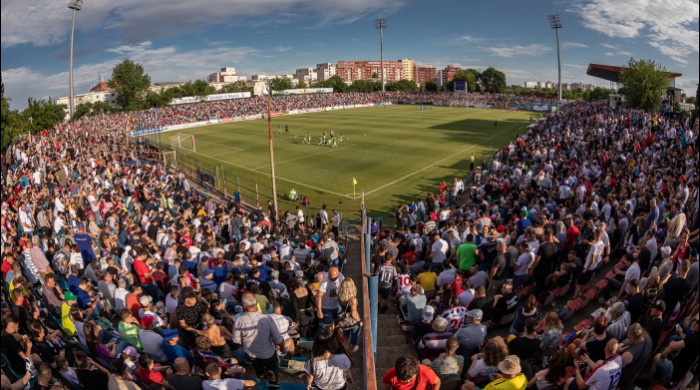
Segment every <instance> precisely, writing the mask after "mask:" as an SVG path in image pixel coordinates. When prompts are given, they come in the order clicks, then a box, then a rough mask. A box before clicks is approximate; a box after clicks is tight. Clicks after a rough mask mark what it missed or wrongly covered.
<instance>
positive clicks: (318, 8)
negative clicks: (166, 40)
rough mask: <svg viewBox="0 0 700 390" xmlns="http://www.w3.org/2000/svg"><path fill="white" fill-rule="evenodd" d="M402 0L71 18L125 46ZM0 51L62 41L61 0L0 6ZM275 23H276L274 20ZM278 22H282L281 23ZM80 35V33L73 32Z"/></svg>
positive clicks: (120, 9) (188, 7)
mask: <svg viewBox="0 0 700 390" xmlns="http://www.w3.org/2000/svg"><path fill="white" fill-rule="evenodd" d="M403 5H404V3H403V0H353V1H323V0H255V1H231V0H209V1H207V2H204V3H202V2H198V1H176V2H174V1H172V0H149V1H148V2H147V5H144V2H143V1H141V0H120V1H111V0H90V1H86V2H85V5H84V6H83V9H82V10H81V11H79V12H78V14H77V17H76V29H77V31H85V32H89V31H95V30H113V31H117V32H119V33H120V34H119V38H118V40H117V41H118V42H119V41H124V42H127V43H134V42H142V41H144V40H155V39H157V38H159V37H161V36H177V35H180V34H181V33H182V32H183V29H185V28H186V29H187V30H193V29H197V28H202V27H205V26H209V25H212V24H217V23H226V22H231V21H232V20H235V22H236V24H237V25H241V24H245V23H248V22H249V21H253V22H255V21H254V20H253V19H255V18H256V17H260V18H261V19H263V18H264V19H265V25H266V24H269V23H270V20H272V18H273V15H272V14H271V11H270V10H275V11H274V15H280V16H281V17H282V18H285V17H286V18H287V19H288V16H289V15H290V11H295V12H304V13H306V14H307V15H308V19H309V20H310V21H309V23H308V25H309V26H314V25H325V24H329V23H340V24H347V23H352V22H353V21H355V20H357V19H359V18H362V17H366V16H367V15H368V14H370V13H376V12H378V11H380V10H381V11H382V12H383V13H384V14H385V15H386V14H392V13H394V12H396V11H398V10H399V9H400V8H401V7H403ZM1 7H2V26H1V28H0V29H1V34H0V35H1V38H2V39H1V40H2V47H13V46H16V45H20V44H32V45H36V46H50V45H55V44H58V43H62V42H64V41H66V40H67V39H68V37H69V33H70V25H71V12H70V10H68V9H67V8H66V3H65V2H64V1H56V0H32V1H31V2H24V1H13V0H10V1H3V2H2V6H1ZM278 22H279V21H278ZM282 22H283V21H282ZM76 33H79V32H76Z"/></svg>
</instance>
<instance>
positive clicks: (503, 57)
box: [0, 0, 700, 109]
mask: <svg viewBox="0 0 700 390" xmlns="http://www.w3.org/2000/svg"><path fill="white" fill-rule="evenodd" d="M699 9H700V8H699V5H698V0H666V1H663V2H661V1H650V0H559V1H553V2H548V1H540V0H533V1H515V0H510V1H464V0H451V1H447V0H436V1H431V2H425V1H416V0H344V1H335V0H237V1H231V0H205V1H180V0H148V1H137V0H120V1H113V0H85V3H84V6H83V9H82V10H81V11H79V12H78V15H77V19H76V32H75V58H74V78H75V92H76V93H85V92H87V91H88V90H89V88H90V87H91V86H92V85H94V84H95V83H96V82H97V80H98V75H103V76H104V78H105V79H109V77H110V75H111V70H112V68H113V67H114V65H116V64H117V63H119V62H120V61H122V60H123V59H126V58H130V59H132V60H134V61H136V62H138V63H140V64H142V65H143V66H144V68H145V71H146V73H148V74H149V75H150V76H151V80H152V81H154V82H159V81H187V80H193V81H194V80H197V79H204V78H206V76H207V75H208V74H210V73H213V72H215V71H217V70H218V69H219V68H221V67H225V66H233V67H236V69H237V71H238V73H239V74H242V75H246V76H250V75H251V74H256V73H266V74H271V73H278V74H280V73H293V72H294V70H295V69H296V68H300V67H314V66H315V64H317V63H321V62H336V61H338V60H348V59H379V34H378V31H377V30H375V29H374V18H375V17H378V16H380V15H381V16H384V17H386V18H387V24H388V28H387V29H386V30H385V32H384V58H385V59H394V60H396V59H400V58H412V59H414V60H416V61H417V62H418V63H420V64H429V65H435V66H439V67H444V66H445V65H447V64H454V65H458V66H461V67H473V68H476V69H478V70H483V69H485V68H487V67H489V66H493V67H495V68H497V69H499V70H502V71H503V72H504V73H505V74H506V78H507V83H508V84H520V85H522V83H523V82H524V81H548V80H551V81H556V77H557V75H556V43H555V37H554V31H552V30H551V29H550V28H549V25H548V22H547V15H548V14H551V13H559V14H560V15H561V20H562V23H563V25H564V28H563V29H561V30H560V33H561V36H560V38H561V42H562V64H563V65H562V71H563V81H564V82H576V81H580V82H586V83H593V84H597V85H603V86H607V85H609V84H607V83H606V82H604V81H601V80H597V79H594V78H591V77H589V76H586V74H585V72H586V67H587V65H588V64H589V63H600V64H609V65H623V64H624V63H625V62H626V61H627V60H628V59H629V58H630V56H634V57H635V58H651V59H654V60H656V61H657V62H660V63H662V64H663V65H665V66H666V67H667V69H668V70H669V71H674V72H679V73H683V77H682V78H681V79H679V80H677V86H678V87H680V88H684V89H685V92H686V93H688V94H689V95H694V94H695V89H696V86H697V84H698V62H699V61H698V58H699V54H698V47H699V46H700V45H699V32H698V30H699V27H698V13H699ZM1 22H2V24H1V30H2V44H1V57H0V58H1V61H0V62H1V68H2V77H3V82H4V84H5V94H6V95H8V96H9V97H10V98H11V99H12V102H11V103H10V104H11V107H12V108H19V109H22V108H23V107H25V106H26V100H27V97H29V96H34V97H38V98H46V97H48V96H51V97H54V98H55V97H60V96H67V95H68V48H69V34H70V23H71V12H70V10H69V9H67V8H66V2H64V1H61V0H32V1H30V2H27V1H19V0H8V1H4V0H3V2H2V20H1Z"/></svg>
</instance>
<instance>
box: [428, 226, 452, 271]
mask: <svg viewBox="0 0 700 390" xmlns="http://www.w3.org/2000/svg"><path fill="white" fill-rule="evenodd" d="M449 247H450V246H449V245H448V244H447V241H445V240H443V239H442V238H440V235H439V234H437V233H436V234H435V235H434V236H433V243H432V245H431V246H430V260H431V263H430V271H431V272H440V271H441V270H442V262H443V261H445V258H446V257H447V249H448V248H449Z"/></svg>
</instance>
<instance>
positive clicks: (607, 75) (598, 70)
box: [586, 64, 683, 83]
mask: <svg viewBox="0 0 700 390" xmlns="http://www.w3.org/2000/svg"><path fill="white" fill-rule="evenodd" d="M622 69H623V68H622V67H621V66H611V65H599V64H588V69H587V70H586V74H587V75H589V76H593V77H597V78H599V79H603V80H608V81H612V82H615V83H619V82H620V72H621V71H622ZM667 74H668V77H669V78H676V77H681V76H683V75H682V74H681V73H672V72H667Z"/></svg>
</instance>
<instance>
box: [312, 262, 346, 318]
mask: <svg viewBox="0 0 700 390" xmlns="http://www.w3.org/2000/svg"><path fill="white" fill-rule="evenodd" d="M342 281H343V274H341V273H340V270H338V267H331V269H329V270H328V277H327V278H325V279H323V281H322V282H321V284H320V285H319V286H318V292H317V293H316V308H317V309H318V319H319V320H321V321H323V323H324V324H326V325H330V324H332V323H333V320H335V319H336V318H338V317H340V303H339V302H338V289H339V288H340V282H342Z"/></svg>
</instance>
